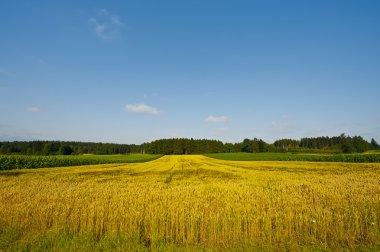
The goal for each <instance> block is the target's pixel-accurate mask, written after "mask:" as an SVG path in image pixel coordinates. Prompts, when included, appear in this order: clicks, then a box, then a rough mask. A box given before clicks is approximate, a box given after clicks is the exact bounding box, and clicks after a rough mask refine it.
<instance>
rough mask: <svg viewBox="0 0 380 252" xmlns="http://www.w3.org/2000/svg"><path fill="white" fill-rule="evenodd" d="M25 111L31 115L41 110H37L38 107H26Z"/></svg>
mask: <svg viewBox="0 0 380 252" xmlns="http://www.w3.org/2000/svg"><path fill="white" fill-rule="evenodd" d="M26 111H28V112H32V113H37V112H40V111H41V109H40V108H38V107H27V108H26Z"/></svg>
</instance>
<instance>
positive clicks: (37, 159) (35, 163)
mask: <svg viewBox="0 0 380 252" xmlns="http://www.w3.org/2000/svg"><path fill="white" fill-rule="evenodd" d="M161 156H162V155H151V154H128V155H70V156H26V155H0V170H13V169H25V168H27V169H30V168H45V167H64V166H78V165H96V164H113V163H137V162H147V161H152V160H154V159H157V158H159V157H161Z"/></svg>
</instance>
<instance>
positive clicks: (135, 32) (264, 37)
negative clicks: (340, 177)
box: [0, 0, 380, 144]
mask: <svg viewBox="0 0 380 252" xmlns="http://www.w3.org/2000/svg"><path fill="white" fill-rule="evenodd" d="M1 6H2V7H1V8H0V32H1V36H0V140H37V139H38V140H76V141H96V142H99V141H101V142H116V143H136V144H138V143H142V142H145V141H151V140H155V139H159V138H171V137H189V138H190V137H193V138H210V139H219V140H222V141H224V142H237V141H242V140H243V139H244V138H254V137H258V138H262V139H264V140H265V141H268V142H273V141H274V140H276V139H279V138H296V139H299V138H301V137H312V136H325V135H327V136H333V135H339V134H340V133H343V132H345V133H346V134H349V135H362V136H363V137H364V138H365V139H367V140H370V139H371V138H372V137H374V138H375V139H376V140H377V141H378V142H380V109H379V108H380V15H379V12H380V2H379V1H370V0H368V1H349V0H337V1H331V0H328V1H323V0H321V1H303V0H302V1H232V0H230V1H224V0H194V1H193V0H192V1H185V0H172V1H168V0H165V1H161V0H154V1H153V0H151V1H145V0H139V1H137V0H134V1H112V2H111V1H37V2H36V1H1Z"/></svg>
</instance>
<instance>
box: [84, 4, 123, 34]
mask: <svg viewBox="0 0 380 252" xmlns="http://www.w3.org/2000/svg"><path fill="white" fill-rule="evenodd" d="M88 22H89V23H90V24H91V25H92V28H93V30H94V32H95V34H96V35H97V36H98V37H99V38H100V39H102V40H112V39H114V38H116V37H117V36H118V35H119V34H120V33H121V30H122V29H123V27H124V23H123V22H122V21H121V20H120V18H119V17H118V16H117V15H114V14H112V13H111V12H110V11H108V10H106V9H101V10H99V11H98V13H97V15H96V16H95V17H91V18H89V19H88Z"/></svg>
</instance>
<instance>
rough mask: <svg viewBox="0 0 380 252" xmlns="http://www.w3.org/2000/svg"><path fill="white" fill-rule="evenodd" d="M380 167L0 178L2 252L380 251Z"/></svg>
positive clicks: (162, 162) (153, 166)
mask: <svg viewBox="0 0 380 252" xmlns="http://www.w3.org/2000/svg"><path fill="white" fill-rule="evenodd" d="M379 181H380V164H379V163H371V164H369V163H361V164H357V163H324V162H318V163H316V162H315V163H314V162H295V161H294V162H293V161H289V162H278V161H245V162H243V161H223V160H217V159H211V158H208V157H204V156H164V157H162V158H159V159H156V160H154V161H151V162H146V163H133V164H103V165H94V166H80V167H79V166H78V167H67V168H49V169H23V170H11V171H0V185H1V186H0V250H2V251H14V250H55V251H68V250H71V251H73V250H74V251H99V250H119V251H127V250H134V251H136V250H140V251H144V250H146V251H149V250H154V251H155V250H162V251H167V250H169V251H170V250H182V251H193V250H198V249H206V250H218V251H223V250H237V251H241V250H245V251H305V250H312V249H314V251H319V250H321V251H343V250H345V251H356V250H368V251H372V250H380V229H379V222H380V183H379Z"/></svg>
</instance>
